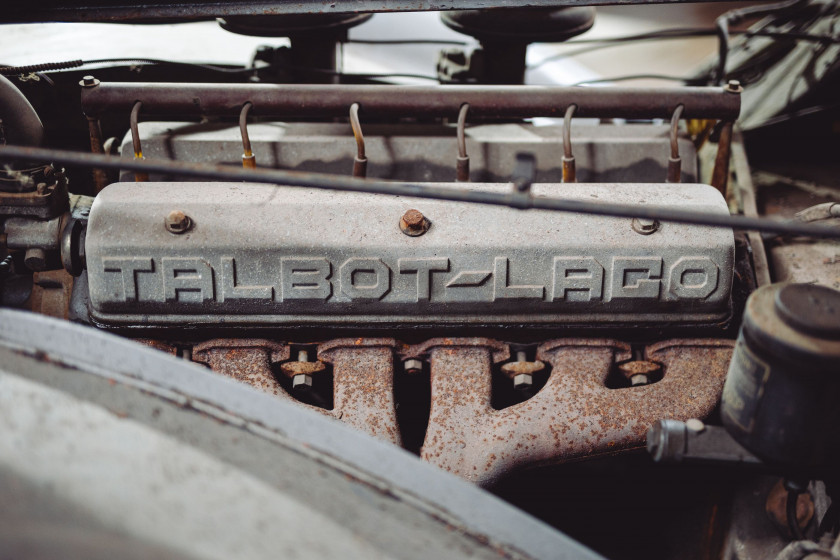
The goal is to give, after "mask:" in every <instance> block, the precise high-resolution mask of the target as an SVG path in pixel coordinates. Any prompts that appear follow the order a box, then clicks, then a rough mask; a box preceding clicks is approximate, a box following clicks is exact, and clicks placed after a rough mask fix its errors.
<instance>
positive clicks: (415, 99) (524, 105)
mask: <svg viewBox="0 0 840 560" xmlns="http://www.w3.org/2000/svg"><path fill="white" fill-rule="evenodd" d="M136 101H142V102H143V112H142V117H143V118H144V119H149V118H161V117H175V118H180V119H183V118H185V117H190V116H193V117H204V116H226V117H230V118H238V117H239V113H240V111H241V109H242V106H243V105H244V104H245V103H248V102H250V103H252V105H253V107H252V108H251V115H254V116H270V117H299V118H310V117H344V116H346V115H347V114H348V111H349V109H350V105H352V104H353V103H358V104H359V107H360V109H361V112H362V113H363V114H364V115H365V116H382V117H391V118H393V117H404V118H411V117H449V118H451V119H455V118H457V117H458V111H459V110H460V108H461V106H462V105H463V104H464V103H469V105H470V119H476V118H528V117H558V118H561V117H563V113H564V112H565V111H566V108H567V107H568V106H569V105H571V104H575V105H577V111H576V112H575V117H596V118H632V119H652V118H663V119H669V118H671V115H672V114H673V112H674V109H676V108H677V106H679V105H682V106H683V107H684V108H685V109H684V111H683V118H689V119H690V118H705V119H721V120H726V121H734V120H735V119H737V118H738V114H739V113H740V110H741V96H740V95H739V94H738V93H733V92H732V91H727V90H726V89H724V88H717V87H678V88H626V87H603V88H584V87H557V86H393V85H298V84H289V85H275V84H178V83H171V84H160V83H101V84H99V85H97V86H93V87H89V88H84V89H83V90H82V110H83V111H84V112H85V114H87V115H88V116H96V115H99V114H100V113H104V112H114V111H116V112H124V113H126V114H127V113H128V112H129V111H131V108H132V107H133V106H134V103H135V102H136Z"/></svg>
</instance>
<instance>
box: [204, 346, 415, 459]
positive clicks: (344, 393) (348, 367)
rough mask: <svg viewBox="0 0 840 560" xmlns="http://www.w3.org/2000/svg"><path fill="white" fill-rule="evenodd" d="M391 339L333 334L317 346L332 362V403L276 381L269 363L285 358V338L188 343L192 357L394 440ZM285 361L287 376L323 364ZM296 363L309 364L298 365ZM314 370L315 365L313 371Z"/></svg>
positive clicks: (308, 371) (396, 436)
mask: <svg viewBox="0 0 840 560" xmlns="http://www.w3.org/2000/svg"><path fill="white" fill-rule="evenodd" d="M395 346H396V342H395V341H394V340H392V339H384V338H383V339H377V338H369V339H337V340H333V341H330V342H327V343H324V344H322V345H320V346H319V347H318V358H319V360H320V361H324V362H327V363H330V364H332V368H333V387H334V389H333V390H334V396H333V406H332V408H330V409H325V408H322V407H318V406H314V405H310V404H305V403H303V402H300V401H298V400H297V399H295V397H294V396H292V395H291V394H290V393H289V392H287V391H286V389H284V388H283V385H282V384H281V383H280V382H279V381H278V379H277V377H276V376H275V373H274V371H273V368H272V364H275V363H280V362H285V361H286V360H288V359H289V358H290V355H291V351H290V347H289V345H287V344H283V343H279V342H274V341H271V340H265V339H240V338H224V339H214V340H210V341H207V342H202V343H200V344H197V345H195V346H194V347H193V354H192V355H193V360H194V361H196V362H199V363H203V364H207V365H208V366H209V367H210V368H211V369H212V370H213V371H215V372H217V373H221V374H223V375H226V376H228V377H231V378H233V379H236V380H238V381H243V382H245V383H248V384H249V385H251V386H253V387H256V388H257V389H260V390H262V391H264V392H266V393H269V394H272V395H275V396H277V397H281V398H283V399H285V400H287V401H290V402H294V403H296V404H298V405H300V406H303V407H306V408H308V409H310V410H313V411H315V412H318V413H321V414H324V415H327V416H330V417H333V418H336V419H338V420H341V421H343V422H344V423H346V424H349V425H350V426H353V427H354V428H356V429H358V430H361V431H363V432H366V433H368V434H370V435H372V436H374V437H376V438H378V439H381V440H384V441H387V442H389V443H393V444H395V445H400V431H399V427H398V426H397V417H396V408H395V404H394V380H393V378H394V351H393V349H394V347H395ZM320 361H316V362H285V363H283V364H282V365H281V366H280V368H279V369H281V370H289V371H283V373H284V374H286V375H288V376H289V377H293V376H295V375H318V374H321V373H322V371H321V370H322V369H323V364H321V363H320ZM301 364H304V365H306V366H309V365H310V364H311V366H310V367H301ZM316 370H318V371H316Z"/></svg>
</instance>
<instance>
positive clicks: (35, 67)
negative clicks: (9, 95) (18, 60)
mask: <svg viewBox="0 0 840 560" xmlns="http://www.w3.org/2000/svg"><path fill="white" fill-rule="evenodd" d="M83 64H84V61H83V60H81V59H80V60H67V61H64V62H44V63H41V64H29V65H26V66H0V74H3V75H4V76H10V75H15V74H29V73H31V72H49V71H55V70H67V69H69V68H78V67H79V66H82V65H83Z"/></svg>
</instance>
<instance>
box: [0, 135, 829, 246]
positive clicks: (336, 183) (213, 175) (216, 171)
mask: <svg viewBox="0 0 840 560" xmlns="http://www.w3.org/2000/svg"><path fill="white" fill-rule="evenodd" d="M15 159H21V160H26V161H35V162H39V161H51V162H54V163H61V164H67V165H78V166H87V167H102V168H105V169H127V170H130V171H144V172H147V173H149V172H152V173H163V174H167V175H180V176H190V177H196V178H203V179H207V180H212V181H246V182H252V183H265V184H273V185H284V186H293V187H308V188H315V189H328V190H336V191H346V192H359V193H372V194H385V195H392V196H413V197H417V198H428V199H436V200H451V201H456V202H470V203H476V204H490V205H495V206H509V207H512V208H519V209H523V210H524V209H529V208H533V209H538V210H553V211H560V212H577V213H581V214H594V215H602V216H617V217H625V218H649V219H653V220H661V221H670V222H677V223H684V224H696V225H705V226H711V227H722V228H734V229H743V230H755V231H764V232H768V233H781V234H792V235H803V236H809V237H825V238H832V239H840V228H833V227H830V226H821V225H815V224H808V223H805V224H803V223H799V222H779V221H776V220H768V219H766V218H750V217H745V216H730V215H719V214H709V213H706V212H694V211H690V210H675V209H671V208H661V207H656V206H632V205H627V204H614V203H609V202H590V201H586V200H569V199H563V198H552V197H534V196H532V195H531V194H530V192H515V191H514V189H511V190H510V191H509V192H504V193H503V192H493V191H478V190H469V189H464V188H453V187H447V186H440V185H435V184H420V183H394V182H389V181H382V180H376V179H355V178H351V177H343V176H340V175H326V174H323V173H305V172H300V171H284V170H279V169H267V168H257V169H241V168H234V167H230V166H225V165H221V164H206V163H190V162H182V161H167V160H160V159H156V160H130V159H122V158H119V157H113V156H106V155H99V154H91V153H85V152H72V151H67V150H53V149H45V148H30V147H25V146H8V145H7V146H0V161H13V160H15Z"/></svg>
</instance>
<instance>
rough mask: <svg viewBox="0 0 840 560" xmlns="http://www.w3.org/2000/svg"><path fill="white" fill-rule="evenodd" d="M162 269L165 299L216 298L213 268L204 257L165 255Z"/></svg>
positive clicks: (190, 301) (196, 301)
mask: <svg viewBox="0 0 840 560" xmlns="http://www.w3.org/2000/svg"><path fill="white" fill-rule="evenodd" d="M161 269H162V270H163V297H164V301H166V302H178V303H205V302H208V301H213V300H214V299H215V297H214V292H213V269H212V268H211V267H210V265H209V264H208V263H207V261H205V260H204V259H199V258H196V257H191V258H176V257H164V258H162V259H161Z"/></svg>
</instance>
